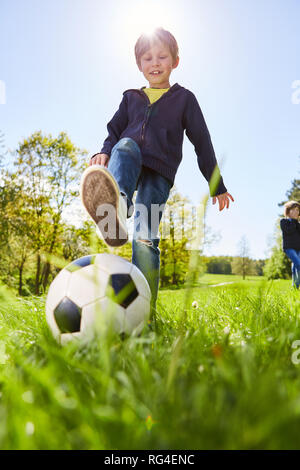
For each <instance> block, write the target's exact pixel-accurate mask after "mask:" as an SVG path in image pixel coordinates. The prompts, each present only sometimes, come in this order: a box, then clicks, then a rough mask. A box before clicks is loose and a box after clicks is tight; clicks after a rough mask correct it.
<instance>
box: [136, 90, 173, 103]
mask: <svg viewBox="0 0 300 470" xmlns="http://www.w3.org/2000/svg"><path fill="white" fill-rule="evenodd" d="M169 89H170V88H143V91H144V92H145V93H146V95H147V96H148V98H149V100H150V103H151V104H153V103H155V101H157V100H159V98H160V97H161V96H162V95H163V94H164V93H166V92H167V91H168V90H169Z"/></svg>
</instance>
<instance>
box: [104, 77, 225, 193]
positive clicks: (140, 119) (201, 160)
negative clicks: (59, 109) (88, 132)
mask: <svg viewBox="0 0 300 470" xmlns="http://www.w3.org/2000/svg"><path fill="white" fill-rule="evenodd" d="M107 129H108V133H109V135H108V137H107V138H106V139H105V141H104V144H103V147H102V149H101V153H106V154H107V155H109V156H110V154H111V151H112V148H113V147H114V145H115V144H116V143H117V142H118V141H119V140H120V139H122V138H123V137H130V138H131V139H133V140H134V141H135V142H136V143H137V144H138V145H139V147H140V150H141V153H142V156H143V165H144V166H146V167H148V168H152V169H153V170H155V171H157V172H158V173H159V174H161V175H162V176H164V177H165V178H167V179H169V180H170V181H171V183H172V184H173V183H174V179H175V175H176V172H177V169H178V167H179V164H180V162H181V160H182V143H183V134H184V131H185V132H186V135H187V137H188V138H189V140H190V141H191V142H192V144H193V145H194V147H195V152H196V154H197V158H198V166H199V168H200V171H201V172H202V174H203V176H204V177H205V179H206V180H207V181H208V182H209V181H210V179H211V176H212V174H213V171H214V169H215V167H216V166H217V160H216V157H215V152H214V149H213V146H212V143H211V139H210V134H209V131H208V129H207V126H206V123H205V120H204V117H203V114H202V111H201V109H200V106H199V104H198V101H197V99H196V98H195V96H194V94H193V93H192V92H191V91H189V90H187V89H186V88H184V87H182V86H180V85H178V83H176V84H175V85H173V86H172V87H171V88H170V89H169V90H168V91H167V92H166V93H164V94H163V95H162V96H161V97H160V98H159V99H158V100H157V101H156V102H155V103H153V104H151V103H150V101H149V98H148V96H147V95H146V93H144V91H143V88H141V89H130V90H126V91H124V93H123V99H122V102H121V104H120V107H119V109H118V111H117V112H116V113H115V115H114V116H113V118H112V120H111V121H110V122H109V123H108V125H107ZM226 191H227V189H226V187H225V186H224V183H223V179H222V177H221V176H220V179H219V184H218V185H217V188H215V191H213V190H212V188H211V189H210V193H211V196H214V195H218V194H222V193H225V192H226Z"/></svg>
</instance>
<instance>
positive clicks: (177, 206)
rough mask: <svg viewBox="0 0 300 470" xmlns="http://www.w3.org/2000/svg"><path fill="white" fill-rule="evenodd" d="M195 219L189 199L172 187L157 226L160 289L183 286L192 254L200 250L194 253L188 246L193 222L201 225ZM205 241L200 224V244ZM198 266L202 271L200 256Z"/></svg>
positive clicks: (193, 209) (193, 227) (193, 228)
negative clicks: (158, 232) (158, 229)
mask: <svg viewBox="0 0 300 470" xmlns="http://www.w3.org/2000/svg"><path fill="white" fill-rule="evenodd" d="M198 219H199V217H198V218H196V208H195V207H193V206H192V205H191V203H190V201H189V199H188V198H186V197H184V196H182V195H181V194H180V193H179V192H178V190H177V188H176V186H173V188H172V190H171V192H170V196H169V199H168V201H167V204H166V208H165V212H164V215H163V218H162V221H161V225H160V245H159V246H160V252H161V254H160V260H161V265H160V285H161V287H166V286H171V285H172V286H178V285H182V284H183V283H184V282H185V280H186V276H187V272H188V269H189V261H190V256H191V253H193V252H195V251H197V255H200V254H201V247H199V249H198V250H194V248H193V247H192V246H191V240H192V239H193V237H194V234H195V231H196V223H203V221H200V220H198ZM204 239H205V226H204V224H203V239H202V245H203V242H204ZM202 248H203V246H202ZM200 264H201V270H202V271H203V270H204V269H203V263H202V262H201V263H200V257H199V267H200Z"/></svg>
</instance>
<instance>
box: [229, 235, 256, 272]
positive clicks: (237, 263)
mask: <svg viewBox="0 0 300 470" xmlns="http://www.w3.org/2000/svg"><path fill="white" fill-rule="evenodd" d="M238 248H239V251H238V254H239V256H237V257H235V258H234V259H233V261H232V273H233V274H240V275H241V276H243V279H245V278H246V275H250V274H254V269H253V263H252V260H251V258H250V257H249V254H250V248H249V242H248V240H247V237H246V236H245V235H244V236H243V237H242V238H241V239H240V241H239V244H238Z"/></svg>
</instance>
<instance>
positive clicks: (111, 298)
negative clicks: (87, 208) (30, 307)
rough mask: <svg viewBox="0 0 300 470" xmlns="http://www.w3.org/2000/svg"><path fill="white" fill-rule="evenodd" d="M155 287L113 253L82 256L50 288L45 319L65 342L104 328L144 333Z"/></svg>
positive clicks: (120, 331)
mask: <svg viewBox="0 0 300 470" xmlns="http://www.w3.org/2000/svg"><path fill="white" fill-rule="evenodd" d="M150 299H151V291H150V288H149V284H148V282H147V280H146V278H145V277H144V275H143V274H142V273H141V271H140V270H139V269H138V268H137V267H136V266H134V265H133V264H132V263H130V262H129V261H127V260H125V259H123V258H120V257H119V256H116V255H112V254H109V253H102V254H96V255H88V256H83V257H82V258H79V259H77V260H75V261H73V262H72V263H70V264H69V265H68V266H66V267H65V268H64V269H62V271H60V272H59V273H58V275H57V276H56V278H55V279H54V280H53V282H52V284H51V285H50V287H49V291H48V295H47V300H46V319H47V322H48V325H49V327H50V329H51V331H52V333H53V335H54V337H55V338H56V339H57V340H58V341H59V342H61V343H62V344H63V343H65V342H67V341H69V340H70V339H73V338H74V337H77V338H82V337H85V336H88V335H89V334H90V333H92V334H94V333H95V332H97V331H98V332H100V333H101V331H102V332H103V331H105V328H107V327H108V326H109V327H111V328H112V329H113V330H114V331H115V332H117V333H119V334H121V335H124V334H137V335H138V334H140V333H141V332H142V330H143V327H144V325H145V323H146V321H147V320H148V318H149V315H150Z"/></svg>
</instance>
